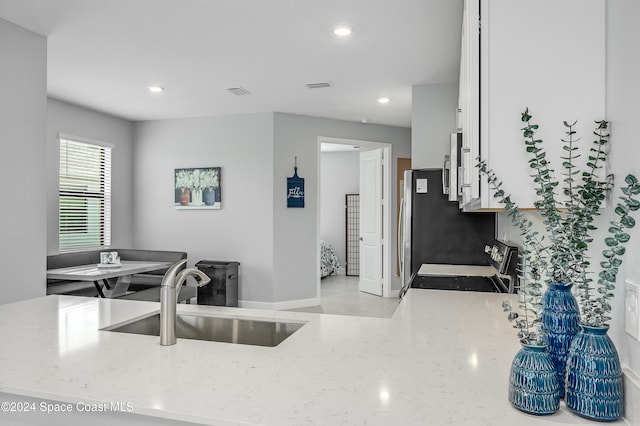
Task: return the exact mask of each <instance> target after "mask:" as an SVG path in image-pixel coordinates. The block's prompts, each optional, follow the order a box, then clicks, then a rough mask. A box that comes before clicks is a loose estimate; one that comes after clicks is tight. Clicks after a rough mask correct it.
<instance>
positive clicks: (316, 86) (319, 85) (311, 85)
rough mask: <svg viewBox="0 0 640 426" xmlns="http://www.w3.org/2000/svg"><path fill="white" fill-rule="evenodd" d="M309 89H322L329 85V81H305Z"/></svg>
mask: <svg viewBox="0 0 640 426" xmlns="http://www.w3.org/2000/svg"><path fill="white" fill-rule="evenodd" d="M304 85H305V86H307V87H308V88H309V89H322V88H324V87H331V83H329V82H328V81H318V82H317V83H305V84H304Z"/></svg>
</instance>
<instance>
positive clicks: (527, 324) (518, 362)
mask: <svg viewBox="0 0 640 426" xmlns="http://www.w3.org/2000/svg"><path fill="white" fill-rule="evenodd" d="M529 242H530V241H529V239H527V238H526V237H525V241H524V248H523V250H522V253H521V255H520V268H519V277H518V283H517V287H518V294H519V297H520V302H519V305H518V307H519V308H520V314H519V313H518V312H516V311H514V309H513V307H512V306H511V303H510V302H509V301H505V302H503V303H502V308H503V309H504V311H505V312H508V315H507V319H508V320H509V321H511V322H513V327H514V328H517V329H518V330H519V331H518V337H519V338H520V343H521V345H522V348H521V349H520V350H519V351H518V353H517V354H516V356H515V358H514V359H513V362H512V363H511V370H510V374H509V392H508V395H509V402H510V403H511V405H513V406H514V407H515V408H517V409H518V410H520V411H523V412H525V413H529V414H535V415H546V414H553V413H555V412H556V411H558V409H559V408H560V382H559V380H558V375H557V372H556V368H555V365H554V363H553V360H552V358H551V356H550V354H549V352H548V348H547V344H546V343H545V341H544V333H543V331H542V328H541V323H542V319H541V315H540V314H541V312H542V309H541V307H542V300H541V297H542V292H541V288H542V284H541V283H540V275H539V273H538V270H537V264H535V263H531V259H535V253H534V252H533V251H531V250H529V248H528V244H529Z"/></svg>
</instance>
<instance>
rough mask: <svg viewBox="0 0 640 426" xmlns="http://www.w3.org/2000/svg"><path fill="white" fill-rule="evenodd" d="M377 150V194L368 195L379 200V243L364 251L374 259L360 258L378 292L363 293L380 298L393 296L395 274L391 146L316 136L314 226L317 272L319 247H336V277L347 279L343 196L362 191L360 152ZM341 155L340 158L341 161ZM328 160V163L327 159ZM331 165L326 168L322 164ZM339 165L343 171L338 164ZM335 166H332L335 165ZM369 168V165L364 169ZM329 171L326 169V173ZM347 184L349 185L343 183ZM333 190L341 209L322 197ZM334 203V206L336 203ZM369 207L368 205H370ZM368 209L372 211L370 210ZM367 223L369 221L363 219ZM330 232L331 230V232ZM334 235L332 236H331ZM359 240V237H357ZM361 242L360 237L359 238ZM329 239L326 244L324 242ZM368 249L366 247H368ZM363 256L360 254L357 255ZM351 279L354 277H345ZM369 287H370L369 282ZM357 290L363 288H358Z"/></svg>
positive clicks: (320, 291) (366, 180) (332, 195)
mask: <svg viewBox="0 0 640 426" xmlns="http://www.w3.org/2000/svg"><path fill="white" fill-rule="evenodd" d="M371 151H377V152H378V153H379V157H380V167H379V168H380V170H379V175H377V177H376V178H375V180H378V179H379V181H378V182H377V183H379V185H377V186H378V191H377V192H376V191H371V190H369V191H368V192H369V193H370V194H378V195H377V197H379V199H378V200H376V205H377V206H378V207H376V208H375V209H376V210H377V211H375V213H376V214H375V215H374V216H376V220H377V222H376V223H378V225H376V229H377V227H379V234H378V237H377V239H378V241H377V242H376V244H377V247H378V248H375V246H374V248H375V250H373V251H372V250H370V249H369V250H367V251H368V252H369V253H372V252H373V253H375V254H376V255H375V256H371V255H369V256H368V261H367V259H359V261H360V263H361V264H363V265H365V266H366V272H367V273H368V274H367V275H368V279H370V278H371V275H373V278H374V279H375V282H376V283H379V284H376V285H377V286H378V288H377V289H376V290H377V292H374V291H369V290H367V289H365V290H364V291H365V292H367V293H373V294H377V295H379V296H382V297H387V298H389V297H392V290H391V275H392V274H393V273H394V268H393V261H392V256H393V253H394V252H393V251H392V249H393V247H394V244H393V241H392V239H393V234H392V232H390V231H391V230H392V225H391V212H390V208H391V206H392V204H393V201H392V200H391V193H392V191H391V186H390V185H391V170H392V167H391V163H390V161H391V144H388V143H381V142H372V141H363V140H353V139H342V138H330V137H319V138H318V163H319V164H318V169H317V170H318V176H317V180H316V182H317V185H318V190H317V194H318V204H317V205H318V212H317V217H318V227H317V245H316V246H317V247H318V254H317V259H318V262H319V266H318V271H321V266H322V264H321V263H322V259H321V257H322V253H321V245H326V243H329V245H332V246H334V247H335V249H336V250H335V251H336V253H337V256H338V259H339V261H340V262H339V263H340V270H339V271H338V274H337V275H341V276H345V277H346V268H347V267H349V266H353V265H348V264H346V261H347V247H346V244H347V239H346V238H345V227H346V224H345V221H346V214H345V208H346V205H345V199H346V198H345V195H346V194H347V193H350V194H353V193H358V194H359V193H360V192H361V190H362V189H363V188H360V182H361V181H362V179H363V178H362V177H361V176H360V175H361V170H360V164H361V163H360V161H361V158H360V157H361V153H362V152H371ZM341 156H344V157H343V158H340V157H341ZM328 158H331V160H328ZM329 161H330V162H331V163H330V166H327V163H325V162H329ZM341 164H342V166H341V167H342V168H340V165H341ZM334 165H335V166H334ZM367 167H368V166H367ZM327 169H329V170H327ZM327 175H330V177H332V178H334V179H337V180H338V181H339V183H340V184H339V185H338V184H336V185H332V184H331V183H328V182H331V179H326V178H327ZM334 175H335V176H334ZM370 180H371V179H365V183H364V185H367V186H370V184H371V183H372V182H370ZM347 181H349V182H352V185H351V187H348V186H345V185H344V184H345V182H347ZM346 185H348V184H346ZM332 187H335V191H334V192H335V193H333V194H331V197H332V198H333V199H336V200H338V199H341V200H342V201H341V202H340V203H341V205H342V207H341V210H340V206H337V205H334V206H332V205H331V204H332V202H330V201H326V199H325V201H324V202H323V201H322V200H323V197H325V196H326V194H327V192H330V191H331V190H332ZM337 203H338V201H336V202H335V203H334V204H337ZM369 205H370V206H371V204H369ZM327 209H333V212H332V213H331V214H330V216H329V214H328V213H327ZM361 209H362V206H361ZM369 210H371V208H370V209H369ZM366 220H368V221H369V219H366ZM332 229H333V230H334V231H332ZM332 232H333V233H332ZM359 237H361V236H359ZM358 239H360V238H358ZM324 240H328V241H324ZM367 247H369V246H367ZM360 256H362V253H361V254H360ZM372 271H373V272H374V273H373V274H372V273H371V272H372ZM321 275H322V274H321V273H320V272H319V273H318V279H317V297H318V298H319V299H321V295H322V287H321ZM359 276H360V277H359V278H358V279H360V278H361V277H362V273H359ZM348 278H350V279H353V278H355V277H353V278H352V277H348ZM368 285H369V287H371V282H369V283H368ZM359 289H360V291H362V290H363V288H362V287H361V286H360V285H359Z"/></svg>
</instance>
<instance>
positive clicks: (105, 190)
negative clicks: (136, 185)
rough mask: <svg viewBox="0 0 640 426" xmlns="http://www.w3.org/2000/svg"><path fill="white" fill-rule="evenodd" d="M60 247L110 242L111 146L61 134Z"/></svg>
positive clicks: (90, 245) (78, 246) (89, 245)
mask: <svg viewBox="0 0 640 426" xmlns="http://www.w3.org/2000/svg"><path fill="white" fill-rule="evenodd" d="M58 223H59V240H58V241H59V248H60V251H61V252H62V251H73V250H82V249H89V248H101V247H107V246H109V245H111V148H109V147H107V146H104V145H98V144H93V143H86V142H81V141H77V140H71V139H66V138H63V137H60V190H59V213H58Z"/></svg>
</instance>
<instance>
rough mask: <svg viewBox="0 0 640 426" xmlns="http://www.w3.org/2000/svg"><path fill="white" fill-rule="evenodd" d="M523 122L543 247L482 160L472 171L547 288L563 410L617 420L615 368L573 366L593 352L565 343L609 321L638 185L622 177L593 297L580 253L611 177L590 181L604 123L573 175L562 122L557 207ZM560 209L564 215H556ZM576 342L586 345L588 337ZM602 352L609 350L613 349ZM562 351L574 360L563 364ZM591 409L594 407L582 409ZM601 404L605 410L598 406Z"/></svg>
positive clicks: (601, 154) (572, 142) (550, 179)
mask: <svg viewBox="0 0 640 426" xmlns="http://www.w3.org/2000/svg"><path fill="white" fill-rule="evenodd" d="M531 118H532V117H531V115H530V114H529V111H528V110H525V111H524V112H523V113H522V121H523V122H524V123H526V125H525V127H524V128H523V129H522V130H523V136H524V138H525V147H526V151H527V152H528V153H529V154H530V155H531V156H532V158H531V159H530V160H529V168H530V169H531V170H532V171H533V174H532V177H533V179H534V183H535V184H536V185H537V187H538V188H537V189H536V194H537V195H538V197H539V200H538V201H536V202H535V204H534V205H535V207H536V208H537V210H538V212H539V213H540V215H541V216H542V217H543V223H544V225H545V231H546V233H547V236H548V239H547V240H546V241H543V240H544V238H545V236H543V235H540V234H539V232H537V231H534V230H533V226H532V222H531V221H530V220H528V219H526V217H525V215H524V214H523V213H522V212H520V211H519V209H518V206H517V205H516V204H515V203H514V202H513V201H512V200H511V196H510V195H508V194H506V193H505V192H504V190H503V189H502V188H501V186H502V182H501V181H499V180H498V178H497V177H496V175H495V173H494V172H493V170H491V169H489V168H488V166H487V164H486V162H485V161H483V160H481V159H479V164H478V167H479V169H480V171H481V172H482V173H483V174H485V175H486V177H487V180H488V182H489V187H490V188H491V189H492V190H493V192H494V197H495V198H496V199H498V201H499V202H501V203H502V204H504V205H505V207H504V210H505V212H506V213H507V215H508V216H509V217H510V218H511V220H512V222H513V223H514V224H515V225H516V226H517V227H518V228H519V229H520V231H521V234H522V235H523V237H524V239H525V241H526V242H527V243H528V245H529V247H530V248H531V253H532V256H531V257H530V261H531V262H533V264H534V268H535V270H536V271H537V273H538V274H539V277H541V278H543V279H544V280H545V281H546V282H547V283H548V286H549V288H548V289H547V292H546V293H545V295H544V298H543V309H542V311H543V312H542V315H541V318H542V331H543V332H544V338H545V341H546V343H547V344H548V346H549V352H550V354H551V356H552V359H553V361H554V364H555V366H556V370H557V373H558V379H559V381H560V384H561V387H563V388H565V384H564V379H565V377H567V378H571V380H568V381H567V383H566V388H565V390H566V399H567V406H568V407H569V408H570V409H571V410H573V411H575V412H576V413H577V414H579V415H582V416H585V417H589V418H592V419H596V420H616V419H618V418H620V416H621V415H622V409H621V407H622V403H623V395H622V385H621V383H622V382H621V380H622V376H621V372H620V371H619V369H618V370H616V369H615V368H608V367H607V368H605V369H603V370H600V369H599V364H598V363H592V362H590V361H588V360H592V359H593V358H589V357H588V356H587V358H585V359H582V360H577V358H578V357H580V356H581V355H580V354H585V353H589V352H590V351H592V350H595V349H594V348H589V349H587V350H585V351H578V350H573V349H570V348H572V347H573V343H572V342H575V340H576V338H575V336H576V334H577V333H578V330H579V327H578V323H579V322H580V324H581V325H583V326H589V327H594V326H595V327H607V326H606V321H608V320H609V319H610V318H609V317H608V313H609V312H611V304H610V303H609V302H610V299H611V298H613V293H612V291H613V290H614V288H615V285H614V284H615V280H616V275H617V272H618V268H619V266H620V265H621V264H622V260H621V259H620V256H622V255H623V254H624V251H625V250H624V247H623V244H624V243H626V242H627V241H629V239H630V236H629V234H628V233H626V232H625V228H632V227H633V226H634V225H635V221H634V220H633V218H631V217H630V215H629V213H630V212H632V211H636V210H638V209H640V202H638V201H637V200H635V199H634V198H633V197H632V195H636V194H638V193H640V185H639V184H638V181H637V179H636V178H635V177H634V176H633V175H628V176H627V177H626V179H625V182H626V184H627V186H626V187H625V188H623V189H622V192H623V194H624V197H621V199H622V200H623V202H622V203H619V204H618V206H617V207H616V208H615V213H616V214H617V215H619V216H620V220H619V221H618V222H612V226H611V227H610V228H609V232H610V233H612V234H613V237H607V238H605V244H606V245H607V247H608V248H607V249H606V250H605V251H604V252H603V256H604V257H605V260H604V261H603V262H601V263H600V267H601V271H600V273H599V274H598V277H599V279H598V282H597V285H598V288H597V294H596V289H595V288H593V280H592V279H591V278H590V274H591V273H592V271H591V270H590V268H591V267H592V265H590V262H589V258H588V256H587V249H588V245H589V243H591V242H592V241H593V237H592V231H594V230H596V227H595V226H594V225H593V220H594V218H595V216H597V215H599V214H600V209H601V206H602V202H603V201H604V199H605V198H606V194H607V192H608V191H611V190H612V188H613V176H612V175H609V176H607V177H606V178H602V177H598V175H597V173H598V172H599V171H601V170H603V169H604V168H603V164H604V162H605V161H606V145H607V143H608V137H609V134H608V122H606V121H598V122H596V129H595V131H594V134H595V135H596V137H597V139H596V140H595V141H594V146H593V147H592V148H591V150H590V152H589V156H588V161H587V163H586V167H587V170H586V171H580V170H579V169H578V168H577V166H576V165H575V163H576V159H577V158H578V157H579V155H578V154H577V153H576V151H577V150H578V147H577V146H576V143H577V141H578V139H576V136H575V135H576V132H575V130H574V126H575V124H576V123H575V122H574V123H572V124H569V123H567V122H565V123H564V125H565V127H566V128H567V131H566V132H565V134H566V137H565V138H564V139H562V141H563V142H564V146H563V149H564V151H565V153H566V154H565V155H566V156H564V157H562V167H563V169H564V173H563V174H564V176H565V178H564V179H563V184H564V185H563V187H562V190H563V193H564V195H565V197H566V201H564V202H562V203H560V202H558V201H557V200H556V193H555V188H556V187H557V186H558V185H559V182H558V181H557V180H556V179H555V177H554V173H553V170H552V169H550V165H549V161H548V159H547V156H546V152H545V151H544V149H543V147H542V141H541V140H539V139H536V138H535V133H536V132H537V130H538V127H539V126H538V125H537V124H532V122H531ZM560 208H564V209H565V210H564V211H562V212H561V211H560ZM572 285H574V286H575V288H576V293H577V295H578V296H579V297H578V299H579V302H576V300H575V298H574V296H573V294H572V293H571V286H572ZM583 329H584V327H583ZM581 333H582V331H581ZM604 334H606V331H605V332H604ZM581 340H583V341H584V340H586V341H589V339H581ZM610 346H611V347H613V343H611V345H610ZM613 349H614V350H613V352H612V353H611V354H610V358H615V360H616V362H617V363H618V364H619V359H618V355H617V352H616V351H615V347H613ZM570 353H571V354H572V355H571V356H572V357H574V358H576V359H573V358H572V359H571V360H569V359H568V358H569V354H570ZM604 364H606V365H607V366H611V365H613V364H615V363H614V362H613V360H611V359H609V361H608V362H607V363H604ZM575 368H587V369H589V371H588V372H587V371H584V374H583V373H577V372H576V371H574V370H573V369H575ZM565 374H566V375H565ZM587 378H589V379H590V380H591V382H590V383H585V382H584V380H587ZM581 381H583V382H582V383H581ZM576 387H578V388H576ZM618 387H619V392H618ZM612 389H613V391H612ZM596 401H597V403H596ZM594 405H597V406H598V408H597V409H592V408H590V407H593V406H594ZM602 405H607V407H606V408H603V407H602ZM618 406H619V409H618ZM616 416H617V417H616Z"/></svg>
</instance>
